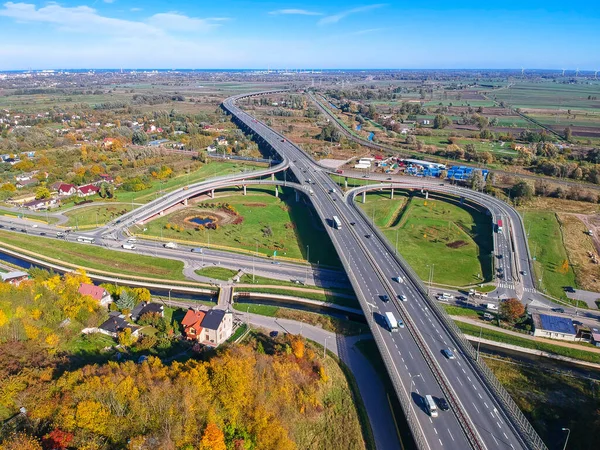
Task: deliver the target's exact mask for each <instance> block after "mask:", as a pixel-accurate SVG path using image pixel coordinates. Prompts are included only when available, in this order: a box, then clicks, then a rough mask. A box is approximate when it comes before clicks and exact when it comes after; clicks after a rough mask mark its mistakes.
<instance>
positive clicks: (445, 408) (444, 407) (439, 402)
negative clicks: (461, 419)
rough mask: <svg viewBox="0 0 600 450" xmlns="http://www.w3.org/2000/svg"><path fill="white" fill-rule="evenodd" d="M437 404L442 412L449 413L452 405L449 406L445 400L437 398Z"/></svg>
mask: <svg viewBox="0 0 600 450" xmlns="http://www.w3.org/2000/svg"><path fill="white" fill-rule="evenodd" d="M435 402H436V403H437V405H438V407H439V408H440V409H441V410H442V411H448V410H449V409H450V405H448V402H447V401H446V399H445V398H436V399H435Z"/></svg>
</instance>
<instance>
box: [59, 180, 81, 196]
mask: <svg viewBox="0 0 600 450" xmlns="http://www.w3.org/2000/svg"><path fill="white" fill-rule="evenodd" d="M56 191H57V192H58V195H62V196H66V195H73V194H74V193H75V192H77V189H76V188H75V185H73V184H69V183H60V184H58V186H56Z"/></svg>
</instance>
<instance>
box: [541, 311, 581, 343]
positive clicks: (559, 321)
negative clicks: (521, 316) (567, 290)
mask: <svg viewBox="0 0 600 450" xmlns="http://www.w3.org/2000/svg"><path fill="white" fill-rule="evenodd" d="M531 317H532V319H533V325H534V327H535V329H534V331H533V335H534V336H539V337H545V338H551V339H562V340H564V341H575V340H577V339H576V337H577V331H576V330H575V326H574V325H573V321H572V320H571V319H567V318H566V317H558V316H550V315H547V314H537V313H533V314H532V315H531Z"/></svg>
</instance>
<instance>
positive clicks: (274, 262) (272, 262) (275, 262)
mask: <svg viewBox="0 0 600 450" xmlns="http://www.w3.org/2000/svg"><path fill="white" fill-rule="evenodd" d="M271 264H281V263H280V262H279V261H271Z"/></svg>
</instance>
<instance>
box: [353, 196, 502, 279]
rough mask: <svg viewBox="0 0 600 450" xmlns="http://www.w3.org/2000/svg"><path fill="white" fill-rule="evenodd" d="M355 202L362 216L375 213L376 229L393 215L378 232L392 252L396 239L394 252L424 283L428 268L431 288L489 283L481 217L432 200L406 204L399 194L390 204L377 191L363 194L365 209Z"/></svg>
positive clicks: (486, 232) (486, 221) (487, 242)
mask: <svg viewBox="0 0 600 450" xmlns="http://www.w3.org/2000/svg"><path fill="white" fill-rule="evenodd" d="M397 194H400V192H398V191H397ZM357 201H358V202H359V205H360V207H361V208H362V209H363V210H364V211H365V213H366V214H367V216H370V215H372V214H373V212H374V213H375V215H376V222H377V224H378V225H380V224H382V223H383V221H387V220H388V219H389V217H390V213H389V211H394V213H393V214H396V217H395V218H394V219H393V220H392V222H391V224H390V226H386V227H381V226H380V229H381V230H382V231H383V233H384V234H385V236H386V237H387V238H388V240H389V242H390V243H391V244H392V246H394V247H395V245H396V238H397V242H398V252H399V253H400V254H401V255H402V256H403V257H404V258H405V259H406V260H407V262H408V263H409V264H410V265H411V267H412V268H413V269H414V270H415V271H416V273H417V274H418V275H419V277H421V279H423V280H427V279H428V278H429V271H430V267H433V283H439V284H447V285H452V286H466V285H472V284H474V283H480V282H486V281H491V279H492V270H491V268H492V262H491V251H492V246H493V240H492V223H491V220H490V218H489V217H488V216H486V215H485V214H483V213H481V212H479V211H475V210H474V209H471V208H467V207H462V206H460V205H459V204H458V202H457V203H456V204H455V203H451V202H449V201H446V200H439V199H434V198H431V197H430V198H429V199H428V200H425V199H424V198H421V197H410V198H409V200H408V202H406V198H405V197H404V196H402V195H395V197H394V199H393V200H391V199H389V198H387V199H386V198H385V194H382V193H378V192H376V193H369V194H367V202H366V203H364V204H363V203H362V202H360V199H357ZM405 202H406V205H405V206H404V208H403V209H400V208H398V205H402V204H404V203H405ZM373 204H374V205H375V208H374V209H372V208H373ZM386 205H387V206H386ZM377 217H380V220H379V221H378V219H377ZM477 275H480V278H479V277H478V276H477Z"/></svg>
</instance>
